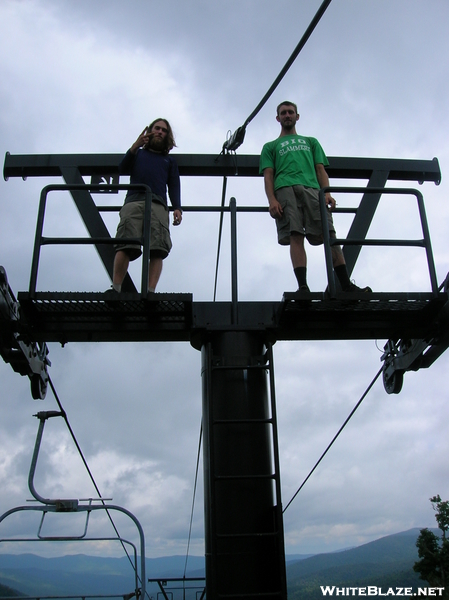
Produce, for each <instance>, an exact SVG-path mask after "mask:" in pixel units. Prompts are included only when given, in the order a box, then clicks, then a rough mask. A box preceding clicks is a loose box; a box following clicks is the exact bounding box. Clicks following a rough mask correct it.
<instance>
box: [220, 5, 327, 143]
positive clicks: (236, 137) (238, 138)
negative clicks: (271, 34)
mask: <svg viewBox="0 0 449 600" xmlns="http://www.w3.org/2000/svg"><path fill="white" fill-rule="evenodd" d="M331 1H332V0H324V2H323V3H322V4H321V6H320V8H319V9H318V11H317V13H316V15H315V16H314V17H313V19H312V21H311V22H310V25H309V26H308V28H307V29H306V31H305V33H304V35H303V36H302V38H301V39H300V41H299V43H298V45H297V46H296V48H295V49H294V51H293V53H292V55H291V56H290V58H289V59H288V60H287V62H286V63H285V65H284V67H283V68H282V70H281V71H280V73H279V75H278V76H277V77H276V79H275V80H274V82H273V83H272V85H271V87H270V88H269V90H268V91H267V93H266V94H265V96H264V97H263V98H262V100H261V101H260V102H259V104H258V105H257V106H256V108H255V109H254V110H253V112H252V113H251V114H250V115H249V117H248V118H247V119H246V121H245V122H244V124H243V125H241V126H240V127H239V128H238V129H236V130H235V131H234V133H233V134H232V135H231V137H230V138H229V139H227V140H226V141H225V142H224V144H223V148H222V151H221V154H224V152H229V151H234V150H237V148H238V147H239V146H241V145H242V144H243V140H244V139H245V134H246V127H247V125H248V124H249V123H250V122H251V121H252V120H253V119H254V117H255V116H256V115H257V114H258V113H259V112H260V110H261V109H262V107H263V106H264V105H265V103H266V102H267V100H268V99H269V97H270V96H271V94H272V93H273V92H274V90H275V89H276V88H277V86H278V85H279V84H280V82H281V81H282V79H283V77H284V75H285V74H286V73H287V71H288V70H289V68H290V67H291V66H292V64H293V63H294V61H295V60H296V58H297V56H298V54H299V53H300V52H301V50H302V49H303V48H304V46H305V44H306V42H307V40H308V39H309V37H310V36H311V35H312V33H313V30H314V29H315V27H316V26H317V25H318V23H319V21H320V19H321V17H322V16H323V15H324V13H325V12H326V9H327V7H328V6H329V4H330V3H331Z"/></svg>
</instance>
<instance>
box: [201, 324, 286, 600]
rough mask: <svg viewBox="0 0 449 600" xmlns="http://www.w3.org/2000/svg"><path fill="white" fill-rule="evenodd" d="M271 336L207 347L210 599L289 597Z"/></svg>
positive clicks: (240, 337)
mask: <svg viewBox="0 0 449 600" xmlns="http://www.w3.org/2000/svg"><path fill="white" fill-rule="evenodd" d="M265 337H266V334H265V333H261V332H260V331H259V332H246V331H243V332H242V331H224V332H215V333H213V334H211V336H210V337H209V339H208V341H207V343H204V344H203V346H202V382H203V383H202V385H203V431H204V487H205V492H204V503H205V543H206V589H207V598H208V600H218V598H230V597H232V598H236V599H238V598H242V599H243V598H253V597H259V596H263V597H264V598H267V599H277V600H279V599H286V597H287V594H286V574H285V554H284V539H283V522H282V508H281V500H280V477H279V467H278V448H277V430H276V415H275V405H274V397H273V390H272V391H271V392H272V393H269V391H268V386H267V370H270V373H271V372H272V371H271V370H272V360H271V347H270V351H266V348H265V345H266V341H265V339H264V338H265ZM271 381H273V379H272V378H271ZM270 398H271V402H270Z"/></svg>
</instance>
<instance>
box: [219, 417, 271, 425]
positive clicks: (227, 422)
mask: <svg viewBox="0 0 449 600" xmlns="http://www.w3.org/2000/svg"><path fill="white" fill-rule="evenodd" d="M239 423H254V424H255V425H259V424H261V425H263V424H265V423H269V424H271V423H273V419H272V418H270V419H216V420H215V421H213V424H214V425H238V424H239Z"/></svg>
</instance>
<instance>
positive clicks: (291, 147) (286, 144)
mask: <svg viewBox="0 0 449 600" xmlns="http://www.w3.org/2000/svg"><path fill="white" fill-rule="evenodd" d="M317 164H323V165H324V166H325V167H326V166H327V165H328V164H329V161H328V160H327V157H326V155H325V154H324V150H323V148H322V147H321V146H320V143H319V142H318V140H316V139H315V138H313V137H304V136H302V135H297V134H295V135H291V136H289V135H286V136H283V137H279V138H277V139H275V140H273V141H272V142H267V143H266V144H265V145H264V147H263V148H262V154H261V155H260V163H259V172H260V173H261V174H262V173H263V171H264V169H266V168H267V167H270V168H272V169H274V189H275V190H278V189H279V188H281V187H286V186H291V185H304V186H307V187H312V188H317V189H319V188H320V185H319V183H318V180H317V178H316V171H315V165H317Z"/></svg>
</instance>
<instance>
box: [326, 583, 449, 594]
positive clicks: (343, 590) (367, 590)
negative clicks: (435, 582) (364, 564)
mask: <svg viewBox="0 0 449 600" xmlns="http://www.w3.org/2000/svg"><path fill="white" fill-rule="evenodd" d="M320 588H321V593H322V594H323V596H442V595H443V594H444V587H422V588H421V587H419V588H417V590H416V591H415V592H414V591H413V588H411V587H389V588H381V587H377V586H375V585H368V586H366V587H338V586H336V585H320Z"/></svg>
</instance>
